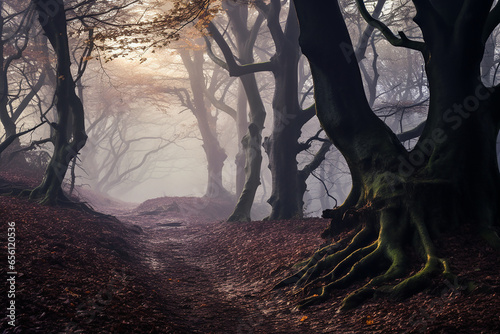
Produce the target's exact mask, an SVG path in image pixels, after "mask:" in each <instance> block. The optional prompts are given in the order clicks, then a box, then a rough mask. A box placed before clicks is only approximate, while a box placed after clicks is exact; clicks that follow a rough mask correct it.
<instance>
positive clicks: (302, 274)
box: [274, 226, 374, 289]
mask: <svg viewBox="0 0 500 334" xmlns="http://www.w3.org/2000/svg"><path fill="white" fill-rule="evenodd" d="M373 235H374V229H373V227H371V226H365V227H363V228H362V229H361V231H359V232H358V233H357V234H356V235H355V236H354V237H353V238H352V240H351V242H350V243H349V244H348V245H347V246H346V247H345V248H343V249H342V250H339V249H340V248H341V247H342V245H343V244H344V243H345V241H344V240H341V241H339V242H336V243H334V244H332V245H328V246H326V247H323V248H321V249H319V250H317V251H316V252H315V253H314V254H313V256H312V257H311V258H310V259H309V260H307V261H306V262H305V263H306V264H305V265H304V266H303V268H302V269H300V270H299V271H298V272H297V273H295V274H294V275H292V276H289V277H287V278H285V279H284V280H282V281H281V282H279V283H278V284H276V286H275V287H274V289H278V288H281V287H284V286H288V285H291V284H296V285H299V286H300V285H305V284H306V283H308V282H310V281H311V280H313V279H315V278H317V277H318V276H319V275H320V274H321V273H322V272H323V271H324V270H325V269H328V268H329V267H331V266H332V265H337V264H338V263H339V262H341V261H342V260H344V259H345V258H346V257H348V256H350V255H351V254H352V253H353V252H354V251H356V250H357V249H359V248H360V247H363V246H365V245H366V244H367V243H368V242H369V240H370V239H373Z"/></svg>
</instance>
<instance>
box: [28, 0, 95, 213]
mask: <svg viewBox="0 0 500 334" xmlns="http://www.w3.org/2000/svg"><path fill="white" fill-rule="evenodd" d="M33 2H34V4H35V6H36V10H37V13H38V16H39V18H38V20H39V22H40V24H41V26H42V29H43V31H44V33H45V35H46V36H47V38H48V40H49V41H50V44H51V45H52V48H53V49H54V52H55V54H56V58H57V66H56V78H57V79H56V80H57V81H56V91H55V97H56V103H55V105H56V109H57V123H52V124H51V126H52V129H53V131H54V136H53V144H54V153H53V155H52V158H51V160H50V162H49V166H48V167H47V170H46V171H45V175H44V178H43V180H42V183H41V184H40V185H39V186H38V187H37V188H35V189H34V190H33V191H32V192H31V194H30V198H34V199H39V200H40V202H41V203H44V204H56V203H57V202H58V201H60V200H61V199H63V200H64V199H65V196H64V195H63V193H62V188H61V185H62V182H63V180H64V176H65V174H66V171H67V169H68V165H69V163H70V162H71V160H72V159H73V158H74V157H75V156H76V155H77V154H78V152H79V151H80V149H81V148H82V147H83V146H84V145H85V142H86V141H87V134H86V133H85V115H84V111H83V105H82V102H81V101H80V99H79V98H78V96H77V95H76V92H75V81H74V79H73V75H72V73H71V56H70V51H69V50H70V48H69V42H68V32H67V25H66V13H65V10H64V4H63V3H60V2H57V1H52V0H33Z"/></svg>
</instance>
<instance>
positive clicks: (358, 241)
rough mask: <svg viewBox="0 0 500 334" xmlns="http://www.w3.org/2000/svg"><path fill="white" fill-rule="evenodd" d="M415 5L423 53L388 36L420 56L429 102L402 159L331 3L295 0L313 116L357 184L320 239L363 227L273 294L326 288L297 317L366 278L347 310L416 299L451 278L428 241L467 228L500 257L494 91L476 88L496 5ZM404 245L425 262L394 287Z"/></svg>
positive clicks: (498, 120) (403, 269)
mask: <svg viewBox="0 0 500 334" xmlns="http://www.w3.org/2000/svg"><path fill="white" fill-rule="evenodd" d="M414 2H415V4H416V5H417V6H416V7H417V12H418V14H417V17H416V18H415V21H416V22H417V24H419V25H420V27H421V29H422V31H423V34H424V39H425V44H423V43H416V42H410V41H409V40H406V39H405V38H402V39H399V38H398V37H395V36H393V37H394V39H393V42H394V44H397V45H400V46H408V47H411V48H415V49H418V50H420V51H421V52H422V55H423V57H424V61H425V64H426V72H427V77H428V80H429V86H430V92H431V100H430V108H429V115H428V120H427V123H426V125H425V129H424V131H423V133H422V135H421V137H420V139H419V141H418V144H417V145H416V147H415V148H414V149H413V150H412V151H411V152H407V151H406V150H405V149H404V148H403V146H402V145H401V144H400V143H399V141H398V140H397V138H396V136H395V135H394V133H392V131H390V129H389V128H388V127H387V126H385V124H384V123H383V122H382V121H381V120H380V119H378V118H377V117H376V116H375V115H374V113H373V112H372V110H371V109H370V108H369V106H368V102H367V100H366V98H365V94H364V92H363V86H362V82H361V76H360V73H359V68H358V66H357V64H356V62H355V61H353V60H354V59H351V58H350V57H349V56H348V55H346V54H345V53H344V52H343V51H342V50H345V49H343V48H341V47H339V46H343V47H346V46H347V47H350V46H352V43H351V40H350V37H349V34H348V32H347V28H346V26H345V23H344V21H343V18H342V15H341V12H340V9H339V6H338V3H337V1H328V2H325V1H312V2H311V1H305V0H295V3H296V6H297V12H298V16H299V20H300V26H301V37H300V44H301V47H302V50H303V52H304V54H305V55H306V56H307V57H308V59H309V62H310V65H311V69H312V73H313V78H314V85H315V98H316V107H317V115H318V118H319V120H320V122H321V124H322V126H323V127H324V129H325V131H326V133H327V134H328V136H329V137H330V138H331V140H332V141H333V143H334V144H335V145H336V146H337V148H338V149H339V150H340V152H341V153H342V154H343V155H344V157H345V158H346V160H347V163H348V165H349V168H350V170H351V173H352V179H353V188H352V190H351V194H350V195H349V196H348V198H347V200H346V201H345V203H344V204H343V205H342V206H341V207H340V208H338V209H335V210H332V211H330V212H328V215H329V216H330V217H332V218H333V220H332V223H331V225H330V228H329V229H328V230H327V231H325V233H324V235H325V236H328V237H333V236H335V233H336V232H337V231H338V230H339V229H340V228H342V226H348V225H350V224H357V225H360V229H359V232H358V233H357V234H356V236H355V237H354V238H352V240H350V242H348V243H344V241H340V242H338V243H335V244H333V245H331V246H329V247H326V248H324V249H322V250H320V251H318V252H317V253H316V254H315V255H314V256H313V257H312V258H311V260H310V261H309V262H308V263H307V265H306V266H305V267H304V268H303V269H302V270H300V272H299V273H297V274H296V275H294V276H292V277H290V278H288V279H285V280H284V281H282V282H281V283H280V284H278V286H282V285H284V284H290V283H297V284H299V285H303V284H306V286H307V287H308V288H312V287H313V286H314V285H315V284H317V283H318V282H322V283H324V284H326V285H324V286H323V287H322V290H321V292H320V294H319V295H315V296H313V297H310V298H307V299H306V300H304V301H303V303H302V304H301V306H308V305H311V304H314V303H318V302H321V301H324V300H325V299H327V298H328V296H329V293H330V291H332V289H336V288H342V287H346V286H348V285H350V284H352V282H353V281H356V280H360V279H365V278H366V277H369V278H370V280H369V282H368V283H367V284H366V285H365V286H363V287H362V288H361V289H359V290H357V291H356V292H355V293H353V294H351V295H349V296H348V297H347V298H346V299H345V300H344V303H343V308H350V307H353V306H355V305H357V304H359V303H360V302H362V301H363V300H365V299H366V298H368V297H370V296H373V295H374V294H376V293H388V294H390V295H393V296H397V297H404V296H408V295H411V294H413V293H415V292H416V291H418V290H420V289H422V288H423V287H425V286H426V285H427V284H428V283H429V278H431V277H432V276H433V275H437V274H442V275H444V276H445V277H447V278H450V277H453V275H452V273H451V272H450V268H449V266H448V264H447V261H446V259H442V258H439V257H437V255H436V250H435V247H434V245H433V241H432V240H433V238H436V237H438V235H439V233H446V232H448V233H449V232H450V231H453V230H456V229H457V227H458V226H461V225H466V224H467V225H470V226H471V227H474V228H475V229H476V231H477V232H478V233H480V234H482V235H483V236H484V237H485V238H486V239H487V240H488V241H489V242H490V243H491V244H492V245H493V246H495V247H497V248H500V239H499V238H498V235H497V233H496V232H495V228H498V226H499V218H500V215H499V209H500V206H499V205H498V204H499V203H500V176H499V171H498V165H497V160H496V151H495V139H496V137H497V134H498V130H499V127H500V117H499V112H498V110H499V107H500V100H499V93H498V90H497V89H494V88H490V89H488V88H486V87H484V85H483V84H482V83H481V82H480V81H479V80H480V79H479V77H480V73H479V68H480V62H481V58H482V55H483V51H484V42H483V40H485V39H484V38H483V29H485V28H484V22H486V16H487V14H488V11H489V9H490V6H491V1H490V2H489V3H481V4H480V5H478V4H477V3H475V4H472V2H470V1H461V2H460V1H459V2H458V3H457V4H456V6H457V7H459V8H458V9H459V10H458V11H452V10H449V9H448V8H446V7H443V9H442V10H441V9H439V12H438V9H436V8H440V6H433V5H431V4H430V3H429V2H428V1H425V0H424V1H418V2H417V1H414ZM457 7H455V4H454V8H457ZM325 31H329V32H330V33H328V34H325V33H324V32H325ZM486 37H487V36H486ZM431 55H432V56H431ZM407 244H412V245H413V249H414V251H416V252H417V254H419V255H420V256H421V258H422V262H423V266H422V269H421V270H420V271H419V272H418V273H416V274H414V275H411V276H409V277H406V278H405V279H403V280H402V281H401V282H400V283H398V284H396V285H394V284H391V283H392V282H393V281H394V280H395V279H397V278H403V277H405V275H407V274H408V271H407V269H408V264H409V261H408V259H409V258H410V255H409V254H408V252H407V249H406V248H405V247H404V246H405V245H407Z"/></svg>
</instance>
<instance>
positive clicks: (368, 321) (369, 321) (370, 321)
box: [366, 316, 373, 325]
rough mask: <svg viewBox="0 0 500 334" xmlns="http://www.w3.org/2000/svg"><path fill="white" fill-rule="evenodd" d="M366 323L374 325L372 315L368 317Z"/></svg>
mask: <svg viewBox="0 0 500 334" xmlns="http://www.w3.org/2000/svg"><path fill="white" fill-rule="evenodd" d="M366 324H367V325H373V318H372V317H371V316H367V317H366Z"/></svg>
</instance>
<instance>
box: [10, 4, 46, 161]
mask: <svg viewBox="0 0 500 334" xmlns="http://www.w3.org/2000/svg"><path fill="white" fill-rule="evenodd" d="M34 16H35V15H34V10H33V6H29V5H28V6H25V5H20V4H18V3H16V4H6V3H4V2H1V3H0V121H1V123H2V126H3V129H4V132H5V133H4V140H3V142H2V143H1V144H0V154H1V153H2V152H3V151H5V150H6V149H7V148H8V150H9V151H11V152H14V151H16V150H19V149H20V146H21V142H20V140H19V138H20V137H21V136H22V135H24V134H27V133H30V132H32V131H33V130H35V129H36V128H38V127H39V126H41V125H42V124H38V125H36V126H33V127H30V128H28V129H22V126H21V129H18V122H19V120H20V119H22V117H21V116H25V115H26V114H27V112H26V111H27V110H28V109H30V107H31V106H32V102H33V100H34V99H35V97H36V95H37V94H38V92H39V91H40V89H41V88H42V86H43V85H44V83H45V77H46V72H47V66H46V65H47V63H46V62H45V61H43V60H42V61H41V58H44V57H43V55H42V56H40V53H43V51H39V50H37V48H38V47H39V46H40V44H43V43H37V42H39V41H38V40H39V39H40V38H37V37H36V36H35V32H34V30H35V29H33V26H34V24H33V23H34ZM33 42H34V43H33ZM26 54H28V55H26ZM42 123H44V122H42ZM18 130H21V131H18ZM5 160H8V161H10V159H3V160H2V162H4V161H5ZM18 162H20V161H18Z"/></svg>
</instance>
